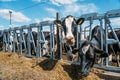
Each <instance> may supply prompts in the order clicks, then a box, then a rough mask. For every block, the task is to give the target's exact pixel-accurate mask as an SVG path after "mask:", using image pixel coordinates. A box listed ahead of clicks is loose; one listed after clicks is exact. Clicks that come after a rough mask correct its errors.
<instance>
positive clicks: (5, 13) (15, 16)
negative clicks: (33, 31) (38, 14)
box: [0, 9, 30, 22]
mask: <svg viewBox="0 0 120 80" xmlns="http://www.w3.org/2000/svg"><path fill="white" fill-rule="evenodd" d="M9 11H12V14H11V16H12V17H11V18H12V21H14V22H29V21H30V18H28V17H27V16H25V15H24V14H22V13H21V12H15V11H13V10H10V9H1V10H0V17H2V18H4V19H7V20H9V19H10V14H9Z"/></svg>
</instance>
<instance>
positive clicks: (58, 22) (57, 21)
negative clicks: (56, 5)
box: [54, 20, 62, 27]
mask: <svg viewBox="0 0 120 80" xmlns="http://www.w3.org/2000/svg"><path fill="white" fill-rule="evenodd" d="M54 23H55V24H56V25H57V26H58V27H61V26H62V22H61V21H60V20H55V21H54Z"/></svg>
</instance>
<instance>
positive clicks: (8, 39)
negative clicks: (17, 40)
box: [1, 32, 13, 52]
mask: <svg viewBox="0 0 120 80" xmlns="http://www.w3.org/2000/svg"><path fill="white" fill-rule="evenodd" d="M8 34H9V35H8ZM1 38H2V39H3V38H4V39H6V40H4V41H3V40H2V43H3V47H2V48H3V50H5V51H8V50H9V51H10V52H12V51H13V33H12V32H3V36H2V37H1ZM8 45H9V46H8Z"/></svg>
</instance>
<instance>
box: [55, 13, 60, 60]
mask: <svg viewBox="0 0 120 80" xmlns="http://www.w3.org/2000/svg"><path fill="white" fill-rule="evenodd" d="M59 19H60V15H59V13H58V12H57V13H56V20H59ZM55 56H56V57H55V58H57V59H60V37H59V26H57V50H56V55H55Z"/></svg>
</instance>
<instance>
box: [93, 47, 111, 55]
mask: <svg viewBox="0 0 120 80" xmlns="http://www.w3.org/2000/svg"><path fill="white" fill-rule="evenodd" d="M94 50H95V52H96V55H97V56H98V57H108V56H109V54H108V53H106V52H105V51H103V50H101V49H98V48H96V47H94Z"/></svg>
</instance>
